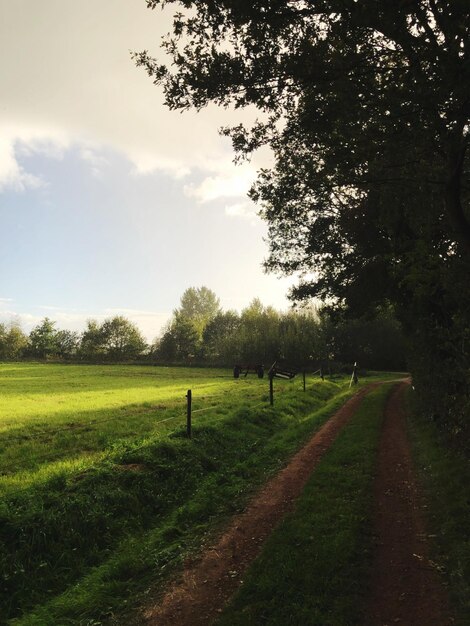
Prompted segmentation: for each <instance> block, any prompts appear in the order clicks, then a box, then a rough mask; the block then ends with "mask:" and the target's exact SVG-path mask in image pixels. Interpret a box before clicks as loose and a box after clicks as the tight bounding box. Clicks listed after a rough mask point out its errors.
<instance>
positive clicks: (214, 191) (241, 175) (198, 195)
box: [184, 166, 256, 204]
mask: <svg viewBox="0 0 470 626" xmlns="http://www.w3.org/2000/svg"><path fill="white" fill-rule="evenodd" d="M255 175H256V172H254V170H253V169H252V168H251V167H250V166H245V167H243V168H242V167H236V168H234V170H233V171H231V172H225V173H221V174H218V175H215V176H207V177H206V178H204V180H203V181H202V182H201V183H199V184H198V185H186V186H185V187H184V192H185V194H186V195H187V196H188V197H190V198H195V199H196V201H197V202H199V203H201V204H203V203H205V202H212V201H213V200H219V199H220V198H246V194H247V193H248V191H249V189H250V186H251V184H252V183H253V180H254V178H255Z"/></svg>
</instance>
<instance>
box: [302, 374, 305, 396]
mask: <svg viewBox="0 0 470 626" xmlns="http://www.w3.org/2000/svg"><path fill="white" fill-rule="evenodd" d="M302 374H303V378H304V391H305V370H304V371H303V372H302Z"/></svg>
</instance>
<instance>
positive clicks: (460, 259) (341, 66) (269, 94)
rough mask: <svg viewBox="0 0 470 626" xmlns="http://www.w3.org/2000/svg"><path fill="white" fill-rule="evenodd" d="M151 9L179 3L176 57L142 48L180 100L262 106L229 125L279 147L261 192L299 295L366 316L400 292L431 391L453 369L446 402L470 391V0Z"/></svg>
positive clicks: (418, 370)
mask: <svg viewBox="0 0 470 626" xmlns="http://www.w3.org/2000/svg"><path fill="white" fill-rule="evenodd" d="M147 5H148V6H149V7H150V8H152V9H153V8H155V7H157V6H158V5H176V6H177V8H178V11H177V12H176V14H175V19H174V24H173V33H172V34H170V35H169V36H168V37H167V38H166V39H165V40H164V43H163V47H164V49H165V51H166V52H167V53H168V54H169V55H170V61H169V62H168V61H167V62H166V64H165V63H162V60H161V59H154V58H153V57H152V56H151V55H149V54H148V53H147V52H142V53H139V54H137V55H136V60H137V63H138V64H139V65H142V66H144V67H145V68H146V70H147V72H148V73H149V75H150V76H151V77H152V78H153V79H154V81H155V83H157V84H160V85H162V86H163V89H164V93H165V97H166V103H167V104H168V106H169V107H170V108H173V109H186V108H189V107H196V108H201V107H204V106H205V105H207V104H209V103H216V104H219V105H222V106H234V107H235V108H241V107H246V106H253V105H254V106H255V107H256V108H258V110H259V111H260V120H259V121H258V122H257V123H255V124H254V126H253V127H252V128H250V129H246V128H244V127H243V126H242V125H239V126H235V127H233V128H230V129H225V130H224V131H223V132H225V133H226V134H227V135H230V136H231V137H232V140H233V143H234V147H235V149H236V151H237V153H238V155H239V156H240V157H243V156H249V155H250V153H252V152H253V151H254V150H256V149H257V148H259V147H260V146H262V145H268V146H270V147H271V149H272V151H273V154H274V157H275V164H274V167H273V168H272V169H270V170H263V171H261V172H260V175H259V178H258V181H257V183H256V184H255V186H254V187H253V189H252V192H251V193H252V197H253V198H254V199H255V200H257V201H258V202H260V205H261V212H262V215H263V216H264V217H265V219H266V220H267V222H268V226H269V242H270V256H269V258H268V260H267V267H268V268H270V269H272V270H274V271H281V272H286V273H290V272H295V271H297V272H300V273H301V274H303V279H302V280H301V281H300V283H299V285H298V286H297V287H296V288H295V289H294V290H293V297H294V298H297V299H301V298H306V297H310V296H320V297H322V298H328V299H330V301H331V299H333V300H334V301H335V302H337V303H339V304H341V305H345V304H346V305H347V306H349V307H352V308H353V309H355V310H356V311H359V312H361V313H362V312H364V311H365V310H366V309H371V308H374V307H377V306H378V305H380V304H383V303H386V302H388V301H391V302H393V303H394V304H395V306H396V308H397V311H398V313H399V315H400V318H401V319H402V321H403V323H404V326H405V328H406V329H407V330H408V332H409V334H410V335H413V337H414V339H413V341H414V346H415V348H414V352H413V355H414V361H413V362H414V364H415V374H416V381H419V384H418V387H419V386H420V384H421V382H422V383H423V385H422V386H423V388H427V389H428V390H429V386H430V384H431V381H432V380H433V378H434V377H435V376H436V372H440V373H441V374H440V375H441V377H442V372H443V371H452V377H448V378H446V379H445V380H444V381H442V382H443V385H444V386H447V396H446V397H445V398H444V403H450V404H452V402H453V400H452V399H453V398H454V397H457V396H460V397H461V398H464V397H466V396H468V394H469V391H470V390H469V388H468V382H466V381H468V376H467V373H468V351H467V349H466V347H465V346H466V345H468V342H467V343H466V342H465V341H461V340H460V339H461V337H462V336H464V337H465V336H467V335H468V328H469V323H468V321H469V320H468V310H469V306H470V301H469V296H468V289H467V287H466V283H467V280H468V278H467V277H468V274H469V270H470V212H469V197H468V196H469V182H470V181H469V164H468V157H467V144H468V130H469V115H470V96H469V80H470V58H469V45H470V38H469V30H470V11H469V5H468V1H467V0H396V1H395V2H377V0H360V1H357V0H257V1H256V2H251V3H248V2H244V1H242V0H217V1H215V0H197V1H194V0H181V1H178V0H169V1H167V0H165V1H162V0H147ZM457 339H458V340H457ZM426 368H427V370H426ZM424 370H426V372H424ZM457 370H458V372H460V373H459V374H456V371H457ZM423 372H424V373H423ZM452 385H454V387H455V386H456V388H453V389H451V388H450V387H452ZM444 395H446V394H444ZM441 396H442V394H441ZM430 410H431V412H435V411H436V410H437V411H438V412H439V411H440V412H442V411H443V410H444V409H442V407H441V408H437V409H436V407H434V408H433V409H430ZM456 419H457V421H458V419H460V418H456ZM454 421H455V420H454Z"/></svg>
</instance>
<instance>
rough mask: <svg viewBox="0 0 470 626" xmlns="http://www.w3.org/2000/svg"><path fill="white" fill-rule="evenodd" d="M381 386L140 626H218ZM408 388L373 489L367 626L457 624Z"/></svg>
mask: <svg viewBox="0 0 470 626" xmlns="http://www.w3.org/2000/svg"><path fill="white" fill-rule="evenodd" d="M376 385H377V383H376V384H375V385H370V386H368V387H365V388H364V389H362V390H361V391H360V392H359V393H358V394H356V395H355V396H354V397H353V398H351V399H350V400H349V401H348V402H346V404H345V405H344V406H343V407H342V408H341V409H340V410H339V411H338V412H337V413H336V414H335V415H334V416H333V417H332V418H330V419H329V420H328V422H327V423H326V424H325V425H324V426H323V427H322V428H321V429H320V430H319V431H318V432H317V433H316V434H315V435H314V436H313V437H312V439H311V440H310V441H309V442H308V444H307V445H306V446H304V447H303V448H302V449H301V450H300V451H299V452H298V453H297V454H296V455H295V456H294V457H293V459H292V460H291V462H290V463H289V465H288V466H287V467H286V468H285V469H284V470H282V471H281V472H280V473H279V474H278V475H277V476H275V477H274V478H273V479H271V480H270V481H269V482H268V483H267V484H266V486H265V487H264V488H263V489H262V490H261V491H260V492H259V493H258V494H257V496H255V498H254V499H253V500H252V502H251V503H250V504H249V505H248V507H247V509H246V510H245V511H244V513H242V514H240V515H237V516H236V517H235V518H233V520H232V523H231V524H230V526H229V528H228V529H227V530H226V532H225V533H224V535H223V536H222V537H221V538H220V539H219V541H218V542H217V543H216V544H214V545H213V546H212V547H210V548H208V549H207V550H205V551H204V553H203V554H202V555H201V556H200V557H199V558H198V559H197V560H196V561H195V562H193V563H192V564H190V565H189V566H188V567H187V568H186V569H185V570H184V572H183V573H182V575H181V577H180V579H179V580H177V581H175V582H174V583H173V584H172V585H171V586H170V588H169V589H168V590H167V591H166V593H165V595H164V596H163V598H161V600H160V601H159V603H158V605H154V606H152V607H150V608H149V607H147V608H146V609H145V611H143V613H142V614H141V619H140V620H139V623H140V624H142V625H143V626H144V625H145V626H207V625H208V624H211V623H212V622H213V621H214V620H215V619H216V617H217V616H218V615H219V614H220V613H221V612H222V610H223V608H224V607H225V605H226V603H227V601H228V600H229V598H230V597H231V596H232V595H233V593H234V592H235V591H236V590H237V588H238V587H239V586H240V585H241V584H242V582H243V574H244V572H245V571H246V569H247V568H248V567H249V565H250V564H251V562H252V561H253V560H254V559H255V558H256V557H257V556H258V554H259V553H260V551H261V549H262V546H263V543H264V541H265V539H266V538H267V537H268V536H269V535H270V533H271V532H272V530H273V528H274V527H275V526H276V525H277V524H278V523H279V522H280V521H281V520H282V518H283V517H284V516H285V515H286V513H288V512H289V511H290V510H292V508H293V506H294V503H295V500H296V498H298V497H299V495H300V494H301V492H302V490H303V488H304V486H305V484H306V482H307V480H308V478H309V477H310V475H311V473H312V472H313V470H314V469H315V467H316V465H317V464H318V462H319V461H320V459H321V458H322V456H323V455H324V453H325V452H326V451H327V450H328V448H329V447H330V446H331V444H332V443H333V442H334V440H335V438H336V436H337V435H338V433H339V432H340V430H341V429H342V428H343V427H344V426H345V425H346V424H347V422H348V421H349V420H350V419H351V418H352V417H353V415H354V413H355V411H356V410H357V408H358V407H359V404H360V402H361V400H362V398H363V397H364V395H365V394H366V393H367V392H368V391H369V390H370V389H371V387H373V386H376ZM405 387H406V384H405V383H403V382H401V383H400V384H398V385H397V387H396V389H395V391H394V392H393V393H392V395H391V397H390V398H389V400H388V403H387V406H386V409H385V419H384V425H383V430H382V435H381V443H380V446H379V454H378V466H377V476H376V480H375V485H374V501H375V512H374V527H375V544H376V549H375V553H374V560H373V565H372V567H373V571H372V575H371V578H370V580H371V589H370V593H369V599H368V602H367V605H366V607H365V608H366V620H365V623H366V625H367V626H392V625H394V624H398V625H399V626H417V625H420V626H448V625H449V624H452V623H453V620H452V618H451V617H450V612H449V608H448V600H447V595H446V591H445V589H444V587H443V585H442V583H441V581H440V579H439V576H438V574H437V572H436V570H435V568H434V566H433V564H432V562H431V561H430V560H429V556H428V554H429V549H428V545H427V535H426V531H425V525H424V517H423V509H422V507H423V502H422V499H421V496H420V494H419V493H418V488H417V484H416V480H415V476H414V470H413V464H412V460H411V453H410V446H409V442H408V438H407V434H406V422H405V411H404V406H403V391H404V389H405ZM299 626H301V625H299ZM345 626H346V625H345Z"/></svg>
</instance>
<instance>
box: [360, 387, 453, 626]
mask: <svg viewBox="0 0 470 626" xmlns="http://www.w3.org/2000/svg"><path fill="white" fill-rule="evenodd" d="M405 388H406V385H405V384H403V383H402V384H401V385H399V386H398V387H397V388H396V389H395V391H394V392H393V393H392V395H391V396H390V398H389V400H388V403H387V406H386V409H385V420H384V424H383V429H382V435H381V442H380V446H379V454H378V465H377V477H376V480H375V486H374V501H375V514H374V527H375V539H376V549H375V554H374V562H373V569H372V574H371V581H372V585H373V586H372V589H371V593H370V598H369V603H368V608H367V622H366V624H367V626H385V625H390V626H391V625H392V624H398V625H399V626H417V625H422V626H446V625H447V624H452V619H451V618H450V612H449V606H448V600H447V595H446V592H445V589H444V587H443V585H442V583H441V581H440V579H439V576H438V573H437V571H436V569H435V567H434V565H433V563H432V562H431V561H430V560H429V547H428V536H427V534H426V529H425V524H424V515H423V504H424V503H423V500H422V497H421V496H420V494H419V491H418V487H417V483H416V478H415V473H414V469H413V462H412V458H411V451H410V445H409V441H408V437H407V434H406V414H405V410H404V404H403V393H404V390H405Z"/></svg>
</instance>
